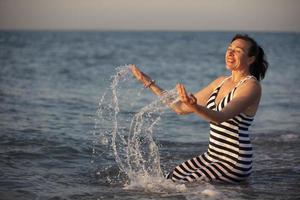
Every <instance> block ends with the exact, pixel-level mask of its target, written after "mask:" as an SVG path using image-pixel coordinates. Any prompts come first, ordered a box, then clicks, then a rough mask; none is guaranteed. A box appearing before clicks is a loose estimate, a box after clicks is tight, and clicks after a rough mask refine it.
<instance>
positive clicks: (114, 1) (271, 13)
mask: <svg viewBox="0 0 300 200" xmlns="http://www.w3.org/2000/svg"><path fill="white" fill-rule="evenodd" d="M299 13H300V0H0V30H1V29H2V30H4V29H43V30H45V29H46V30H56V29H59V30H69V29H75V30H196V31H197V30H199V31H201V30H212V31H292V32H300V20H299V19H300V14H299Z"/></svg>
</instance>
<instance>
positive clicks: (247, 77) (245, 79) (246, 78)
mask: <svg viewBox="0 0 300 200" xmlns="http://www.w3.org/2000/svg"><path fill="white" fill-rule="evenodd" d="M251 78H253V79H255V80H256V78H255V76H252V75H249V76H246V77H245V78H243V79H242V80H240V82H238V84H237V85H236V86H235V88H237V87H238V86H240V85H241V84H243V83H244V82H245V81H247V80H248V79H251Z"/></svg>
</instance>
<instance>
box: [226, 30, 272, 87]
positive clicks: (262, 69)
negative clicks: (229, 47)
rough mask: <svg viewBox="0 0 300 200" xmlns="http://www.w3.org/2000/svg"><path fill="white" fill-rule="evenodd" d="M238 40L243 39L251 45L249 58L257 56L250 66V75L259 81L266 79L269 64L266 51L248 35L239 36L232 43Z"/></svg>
mask: <svg viewBox="0 0 300 200" xmlns="http://www.w3.org/2000/svg"><path fill="white" fill-rule="evenodd" d="M237 39H242V40H245V41H247V42H249V43H250V47H249V52H248V56H255V61H254V62H253V63H252V64H251V65H250V74H251V75H253V76H255V78H256V79H257V80H259V81H260V80H262V79H264V77H265V74H266V72H267V69H268V66H269V63H268V61H267V59H266V55H265V52H264V50H263V49H262V48H261V46H259V45H258V44H257V42H256V41H255V40H254V39H253V38H251V37H249V36H248V35H246V34H245V35H242V34H237V35H235V36H234V37H233V38H232V40H231V42H233V41H234V40H237Z"/></svg>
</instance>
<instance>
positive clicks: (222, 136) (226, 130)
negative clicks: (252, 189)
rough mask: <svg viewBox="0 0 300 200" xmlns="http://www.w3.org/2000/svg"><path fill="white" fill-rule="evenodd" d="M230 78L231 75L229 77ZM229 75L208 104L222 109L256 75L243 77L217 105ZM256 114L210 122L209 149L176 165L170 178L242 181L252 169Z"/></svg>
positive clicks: (188, 180)
mask: <svg viewBox="0 0 300 200" xmlns="http://www.w3.org/2000/svg"><path fill="white" fill-rule="evenodd" d="M228 78H229V77H228ZM228 78H226V79H224V80H223V82H222V83H221V84H220V85H219V86H218V87H217V88H216V89H215V90H214V91H213V93H212V94H211V96H210V98H209V99H208V101H207V108H209V109H213V110H216V111H220V110H222V109H223V108H224V107H225V106H226V105H227V104H228V102H230V100H231V99H232V98H233V94H234V92H235V90H236V88H237V87H238V86H239V85H241V84H242V83H244V82H245V81H246V80H248V79H250V78H254V79H255V77H253V76H248V77H246V78H245V79H243V80H241V81H240V82H239V83H238V84H237V85H236V86H235V87H234V88H233V89H232V90H231V91H230V92H229V94H228V95H227V96H225V97H224V98H223V99H222V100H221V101H220V103H219V105H216V102H215V100H216V97H217V94H218V92H219V90H220V88H221V86H222V85H223V83H224V82H225V80H227V79H228ZM252 121H253V117H250V116H247V115H246V114H243V113H241V114H239V115H237V116H235V117H233V118H232V119H229V120H227V121H225V122H222V123H220V124H217V123H213V122H211V123H210V138H209V147H208V150H207V152H205V153H204V154H201V155H199V156H197V157H194V158H192V159H190V160H187V161H185V162H183V163H182V164H180V165H178V166H177V167H175V168H174V169H173V170H172V172H170V173H169V174H168V175H167V178H169V179H172V180H173V181H183V182H193V181H198V180H203V181H222V182H240V181H243V180H245V179H246V178H247V177H248V176H249V175H250V173H251V168H252V146H251V142H250V138H249V133H248V128H249V126H250V125H251V122H252Z"/></svg>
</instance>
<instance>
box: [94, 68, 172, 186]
mask: <svg viewBox="0 0 300 200" xmlns="http://www.w3.org/2000/svg"><path fill="white" fill-rule="evenodd" d="M128 72H130V69H129V67H128V66H123V67H118V68H117V69H116V74H115V75H114V76H113V77H112V83H111V86H110V88H109V89H110V91H109V89H107V90H106V91H105V93H104V94H103V95H102V97H101V99H100V102H99V109H98V111H97V119H96V120H95V122H96V123H95V131H94V135H95V136H96V138H97V141H96V142H95V143H99V144H101V145H108V146H109V147H110V149H111V150H112V152H113V156H114V158H115V161H116V162H117V164H118V167H119V169H120V171H121V172H123V173H125V174H126V175H127V177H128V179H129V180H130V182H133V181H135V180H138V179H139V177H144V178H145V177H149V178H150V177H152V178H153V177H155V178H158V179H164V177H163V173H162V170H161V167H160V157H159V151H158V147H157V145H156V143H155V141H154V139H153V132H154V128H155V125H157V124H158V123H159V121H160V119H161V114H162V113H163V112H164V111H165V110H166V109H167V106H166V105H165V102H166V101H168V102H172V101H175V100H176V96H177V94H176V90H175V89H173V90H170V91H167V92H165V93H164V95H163V96H162V97H161V98H157V99H156V100H155V101H153V102H151V103H150V104H148V105H146V106H145V107H143V108H141V109H139V112H137V113H135V114H134V113H131V116H130V112H128V111H127V112H126V110H125V109H126V108H124V109H123V108H122V107H121V106H120V102H119V100H120V97H121V96H122V95H124V94H122V92H121V91H120V87H121V86H124V85H125V82H128V80H129V79H130V77H131V76H129V75H128V74H129V73H128ZM131 79H132V78H131ZM123 89H124V88H122V90H123ZM124 91H125V89H124ZM125 93H126V92H125ZM127 94H128V92H127ZM128 101H130V100H127V104H129V103H128ZM127 106H128V105H127ZM128 113H129V114H128ZM126 114H127V115H126ZM129 121H130V123H128V122H129ZM97 131H99V132H98V133H97ZM93 153H96V152H95V149H93Z"/></svg>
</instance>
